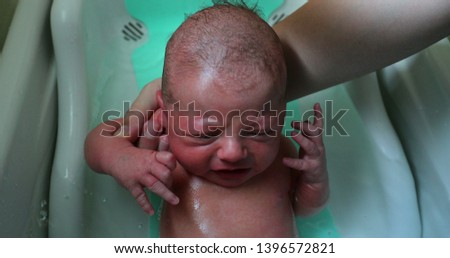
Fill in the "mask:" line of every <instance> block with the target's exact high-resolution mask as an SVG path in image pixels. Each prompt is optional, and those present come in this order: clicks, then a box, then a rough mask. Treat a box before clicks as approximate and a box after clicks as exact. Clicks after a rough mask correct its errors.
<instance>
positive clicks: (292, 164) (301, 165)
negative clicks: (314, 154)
mask: <svg viewBox="0 0 450 258" xmlns="http://www.w3.org/2000/svg"><path fill="white" fill-rule="evenodd" d="M283 164H284V165H285V166H286V167H289V168H292V169H295V170H298V171H304V170H309V169H313V168H315V165H314V164H312V162H307V161H305V160H303V159H296V158H289V157H285V158H283Z"/></svg>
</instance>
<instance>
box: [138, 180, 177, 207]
mask: <svg viewBox="0 0 450 258" xmlns="http://www.w3.org/2000/svg"><path fill="white" fill-rule="evenodd" d="M144 185H145V186H146V187H147V188H148V189H150V191H152V192H154V193H155V194H157V195H159V196H161V197H162V198H163V199H164V200H166V201H167V202H168V203H170V204H172V205H176V204H178V203H179V202H180V199H178V197H177V196H176V195H175V194H174V193H172V191H170V190H169V189H168V188H167V187H166V186H165V185H164V184H163V183H162V182H161V181H159V180H158V179H156V178H155V177H153V176H151V175H148V176H146V177H145V178H144Z"/></svg>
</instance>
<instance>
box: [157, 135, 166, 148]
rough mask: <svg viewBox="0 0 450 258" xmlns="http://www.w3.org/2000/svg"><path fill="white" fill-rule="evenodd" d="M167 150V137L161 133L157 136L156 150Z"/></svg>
mask: <svg viewBox="0 0 450 258" xmlns="http://www.w3.org/2000/svg"><path fill="white" fill-rule="evenodd" d="M168 150H169V139H168V138H167V135H162V136H161V137H159V146H158V151H168Z"/></svg>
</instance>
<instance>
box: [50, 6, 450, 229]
mask: <svg viewBox="0 0 450 258" xmlns="http://www.w3.org/2000/svg"><path fill="white" fill-rule="evenodd" d="M132 2H133V0H126V1H124V0H96V1H90V0H80V1H72V0H55V1H54V4H53V8H52V31H53V37H54V45H55V54H56V60H57V77H58V97H59V105H58V108H59V123H58V141H57V149H56V153H55V162H54V166H53V171H52V178H51V188H50V201H49V202H50V213H49V219H50V221H49V222H50V223H49V235H50V236H51V237H148V236H154V235H157V228H155V219H150V218H149V217H147V216H146V215H145V214H144V213H143V212H142V211H141V210H140V208H139V207H138V205H137V204H136V203H135V201H134V199H133V198H132V197H131V195H130V194H129V193H128V192H127V191H125V190H124V189H122V188H121V187H120V186H119V185H118V184H117V183H116V182H115V181H114V180H113V179H112V178H110V177H108V176H104V175H98V174H95V173H93V172H92V171H90V170H89V169H88V168H87V165H86V163H85V161H84V159H83V141H84V138H85V136H86V134H87V132H88V131H89V129H90V128H92V127H94V126H95V125H96V124H98V123H99V122H100V120H101V116H102V114H103V112H105V111H106V110H119V111H122V110H123V106H124V105H123V102H124V101H128V102H130V103H131V102H132V101H133V99H134V98H135V97H136V96H137V94H138V92H139V89H140V88H141V87H142V86H143V84H144V83H145V82H148V81H149V80H151V79H153V78H155V77H158V76H160V75H161V65H162V57H163V55H164V53H163V50H162V47H161V46H163V45H164V44H161V42H164V41H166V40H167V39H168V33H167V32H164V31H163V30H162V29H161V28H168V27H170V28H172V29H174V28H173V25H174V24H176V23H177V22H181V20H182V18H183V17H181V18H180V17H179V16H176V15H179V14H178V13H177V12H175V11H174V10H172V9H170V8H174V6H175V5H181V6H182V7H185V8H186V9H195V8H198V7H192V5H193V1H177V2H173V3H171V6H167V2H165V1H156V0H155V1H145V2H144V1H137V2H140V3H141V4H142V7H141V8H140V9H139V10H140V11H139V12H137V13H136V12H134V13H133V16H131V14H130V13H131V12H132V11H130V10H131V9H132ZM200 2H204V1H200ZM149 3H150V4H151V5H150V6H149ZM175 3H176V4H175ZM302 3H303V2H302V1H290V0H286V1H284V2H283V1H281V0H280V1H279V6H278V7H275V8H274V11H270V12H269V13H270V14H271V15H270V17H268V20H269V21H276V20H278V19H280V17H283V16H284V17H285V16H286V15H288V14H289V13H291V12H292V11H293V10H295V9H296V8H298V7H299V6H300V5H301V4H302ZM266 11H267V10H266ZM148 13H150V14H151V15H149V14H148ZM171 15H172V16H176V17H172V16H171ZM138 19H139V20H138ZM180 19H181V20H180ZM132 25H134V26H135V27H138V28H140V29H139V31H135V35H134V36H132V37H130V36H129V35H127V33H126V32H124V31H127V30H128V29H129V28H130V27H132ZM127 38H128V39H127ZM158 42H159V43H158ZM152 44H159V48H157V47H155V46H154V45H152ZM146 48H151V49H152V51H153V53H154V54H153V55H149V56H145V55H142V54H141V52H140V51H144V50H145V49H146ZM449 48H450V45H449V42H448V40H446V41H442V42H440V43H439V44H437V45H435V46H432V47H431V48H430V49H429V50H426V51H425V52H424V53H421V54H419V55H418V56H419V57H417V58H414V57H413V59H411V60H412V61H411V60H406V61H404V62H402V63H399V64H396V65H394V66H392V67H389V68H387V69H384V70H383V71H381V72H379V73H372V74H369V75H367V76H364V77H361V78H358V79H356V80H353V81H350V82H347V83H344V84H342V85H337V86H336V87H333V88H330V89H329V90H326V91H322V92H320V93H316V94H313V95H310V96H307V97H305V98H302V99H300V100H298V101H294V102H291V103H290V104H289V107H291V108H295V109H297V108H298V109H299V110H306V109H308V108H310V107H311V106H312V104H313V103H314V102H317V101H318V102H321V103H322V105H324V106H325V103H326V101H328V100H330V101H333V106H332V107H333V111H332V112H334V113H336V112H338V110H340V109H345V110H348V112H347V113H346V115H345V116H344V117H343V118H342V119H341V120H340V122H341V124H342V125H343V127H344V128H345V129H346V131H347V133H348V136H342V135H339V134H338V132H337V131H333V134H332V135H329V136H326V137H325V143H326V147H327V155H328V167H329V173H330V180H331V191H332V192H331V199H330V202H329V205H328V207H327V209H326V210H325V211H324V213H321V214H320V215H319V216H321V217H318V218H317V217H316V218H311V219H308V220H301V221H299V224H300V228H301V229H302V231H303V232H308V234H307V235H306V236H312V237H315V236H320V237H324V236H325V237H326V236H331V237H335V236H341V237H422V236H425V237H450V220H448V219H447V217H448V215H449V209H450V200H449V196H450V193H449V189H450V180H449V179H450V171H448V167H450V166H449V165H450V164H449V159H448V158H446V153H448V150H449V146H450V142H449V139H450V133H449V130H446V129H448V126H449V125H448V123H449V121H450V117H449V112H448V111H449V107H450V104H449V103H450V102H449V101H448V98H449V97H450V94H449V91H450V85H449V84H450V78H449V77H448V76H449V74H450V71H449V67H450V65H449V64H450V58H449V53H450V49H449ZM427 51H431V52H433V53H436V54H433V55H432V57H430V58H429V59H427V61H423V60H422V58H421V57H420V56H423V55H425V56H427V55H428V54H427ZM436 56H437V57H436ZM414 69H419V70H420V71H423V72H422V73H418V72H415V70H414ZM430 71H432V72H433V73H431V72H430ZM409 73H411V74H412V76H409V75H408V74H409ZM419 82H424V84H425V85H421V83H419ZM380 89H381V90H380ZM425 89H426V90H425ZM381 93H383V94H381ZM383 98H384V99H383ZM386 109H387V110H388V111H389V115H388V113H387V112H386ZM329 111H330V113H329V114H326V115H330V116H332V114H334V113H331V110H329ZM431 122H432V125H434V126H429V125H430V123H431ZM393 125H394V126H395V127H394V126H393ZM422 126H423V127H422ZM422 129H424V130H427V131H426V132H427V135H426V137H425V138H422V137H423V135H422V133H423V130H422ZM156 224H157V222H156Z"/></svg>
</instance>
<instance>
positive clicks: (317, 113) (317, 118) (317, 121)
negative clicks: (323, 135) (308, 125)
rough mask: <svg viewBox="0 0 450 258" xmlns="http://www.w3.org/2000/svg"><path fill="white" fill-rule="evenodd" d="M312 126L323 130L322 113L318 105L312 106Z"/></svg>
mask: <svg viewBox="0 0 450 258" xmlns="http://www.w3.org/2000/svg"><path fill="white" fill-rule="evenodd" d="M313 124H314V125H315V126H316V127H318V128H320V129H322V130H323V112H322V107H320V104H319V103H316V104H314V122H313Z"/></svg>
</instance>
